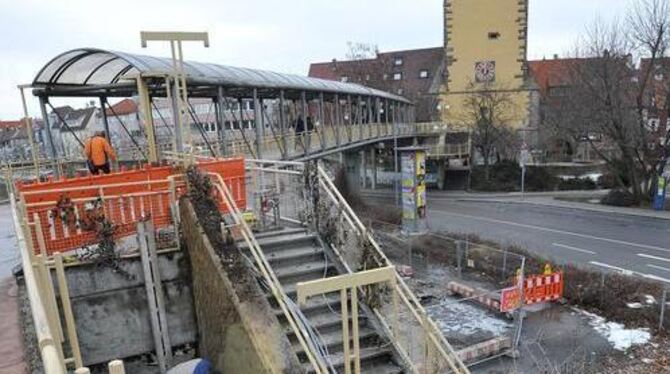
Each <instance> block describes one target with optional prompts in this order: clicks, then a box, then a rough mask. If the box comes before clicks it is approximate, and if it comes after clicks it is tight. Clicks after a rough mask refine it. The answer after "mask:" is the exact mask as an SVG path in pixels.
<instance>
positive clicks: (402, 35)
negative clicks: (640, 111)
mask: <svg viewBox="0 0 670 374" xmlns="http://www.w3.org/2000/svg"><path fill="white" fill-rule="evenodd" d="M442 1H443V0H339V1H332V0H329V1H325V0H311V1H305V0H282V1H269V0H209V1H208V0H189V1H185V0H181V1H180V0H162V1H145V0H132V1H131V0H113V1H107V0H66V1H63V0H61V1H56V0H51V1H46V0H0V35H1V36H0V56H2V61H1V62H0V119H3V120H9V119H15V118H19V117H21V116H22V109H21V103H20V97H19V95H18V90H17V89H16V85H18V84H22V83H29V82H31V81H32V79H33V78H34V76H35V74H36V73H37V72H38V71H39V69H40V68H41V67H42V66H43V65H44V64H46V63H47V62H48V61H49V60H50V59H51V58H52V57H54V56H55V55H56V54H58V53H61V52H63V51H66V50H68V49H73V48H78V47H98V48H103V49H112V50H121V51H126V52H136V53H144V54H152V55H158V56H168V55H169V48H168V45H167V44H160V43H159V44H150V45H149V48H147V49H142V48H140V40H139V31H140V30H181V31H208V32H209V35H210V42H211V47H210V48H208V49H205V48H203V46H202V45H191V46H188V47H186V48H185V51H184V53H185V55H186V57H187V58H188V59H193V60H200V61H204V62H216V63H221V64H227V65H237V66H246V67H254V68H262V69H268V70H274V71H278V72H287V73H297V74H303V75H304V74H307V70H308V67H309V63H310V62H316V61H329V60H331V59H332V58H343V57H344V55H345V54H346V50H347V41H353V42H365V43H374V44H377V45H378V46H379V48H380V49H381V50H383V51H389V50H398V49H410V48H422V47H437V46H440V45H441V43H442ZM627 4H628V0H530V9H531V10H530V29H529V33H530V35H529V58H531V59H539V58H542V57H544V56H546V57H547V58H550V57H552V56H553V55H554V53H559V54H562V53H565V51H567V50H569V49H570V46H571V45H573V44H574V41H575V39H576V38H577V35H578V34H579V33H580V32H581V31H582V30H583V29H584V27H585V25H586V24H588V23H589V22H591V21H592V20H593V19H594V18H595V17H596V16H600V17H602V18H605V19H607V18H610V17H613V16H615V15H616V14H620V13H621V12H622V11H623V10H624V9H625V8H626V6H627ZM62 103H64V102H63V101H55V104H62ZM30 112H31V113H30V114H31V115H33V116H39V109H38V106H37V100H36V99H34V98H32V97H30Z"/></svg>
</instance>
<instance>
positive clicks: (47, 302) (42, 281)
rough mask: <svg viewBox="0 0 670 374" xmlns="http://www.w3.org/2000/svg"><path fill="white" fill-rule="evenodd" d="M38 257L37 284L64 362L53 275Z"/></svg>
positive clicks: (41, 257) (34, 265)
mask: <svg viewBox="0 0 670 374" xmlns="http://www.w3.org/2000/svg"><path fill="white" fill-rule="evenodd" d="M35 257H36V263H34V264H33V267H34V268H36V270H37V271H36V272H35V274H36V275H37V283H38V288H39V292H40V296H41V298H42V303H43V304H44V309H45V311H46V314H47V321H48V323H49V328H50V330H51V334H52V336H53V341H54V344H55V346H56V349H57V350H58V354H59V355H60V358H61V360H63V345H62V343H63V330H62V328H61V325H60V316H59V314H58V306H57V305H56V295H55V292H54V288H53V282H52V280H51V273H50V272H49V268H47V263H46V258H45V257H43V256H41V255H39V256H35Z"/></svg>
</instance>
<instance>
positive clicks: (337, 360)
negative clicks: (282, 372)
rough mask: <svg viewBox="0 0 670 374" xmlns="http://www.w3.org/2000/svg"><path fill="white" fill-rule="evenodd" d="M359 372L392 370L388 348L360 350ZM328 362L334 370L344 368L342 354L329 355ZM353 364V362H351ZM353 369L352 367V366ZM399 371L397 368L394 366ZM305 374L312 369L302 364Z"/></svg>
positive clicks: (312, 371) (390, 353) (306, 364)
mask: <svg viewBox="0 0 670 374" xmlns="http://www.w3.org/2000/svg"><path fill="white" fill-rule="evenodd" d="M360 353H361V372H364V373H375V374H376V373H384V371H380V368H382V367H384V370H392V369H393V366H395V364H394V363H393V360H392V357H393V354H392V352H391V350H390V349H388V348H381V347H367V348H361V351H360ZM330 361H331V362H332V364H333V366H334V367H335V369H336V370H338V371H340V369H342V368H344V355H343V354H342V352H338V353H334V354H331V355H330ZM352 362H353V360H352ZM352 367H353V365H352ZM395 367H396V368H398V369H399V367H398V366H395ZM304 368H305V372H307V373H314V372H315V370H314V368H312V367H311V365H310V364H309V363H305V364H304ZM401 372H402V370H401V371H395V372H394V371H386V373H401Z"/></svg>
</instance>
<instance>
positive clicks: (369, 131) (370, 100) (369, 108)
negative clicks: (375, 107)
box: [366, 96, 373, 138]
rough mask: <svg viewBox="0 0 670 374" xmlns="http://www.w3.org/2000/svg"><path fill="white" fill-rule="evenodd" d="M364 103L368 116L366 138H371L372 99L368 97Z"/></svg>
mask: <svg viewBox="0 0 670 374" xmlns="http://www.w3.org/2000/svg"><path fill="white" fill-rule="evenodd" d="M366 102H367V105H366V106H367V109H368V116H367V118H368V121H367V125H368V138H372V122H373V121H372V97H370V96H368V98H367V101H366Z"/></svg>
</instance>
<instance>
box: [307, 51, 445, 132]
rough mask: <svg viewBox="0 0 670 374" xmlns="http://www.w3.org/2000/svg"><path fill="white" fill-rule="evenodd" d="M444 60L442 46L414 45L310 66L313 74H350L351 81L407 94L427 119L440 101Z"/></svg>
mask: <svg viewBox="0 0 670 374" xmlns="http://www.w3.org/2000/svg"><path fill="white" fill-rule="evenodd" d="M396 59H401V60H402V63H401V64H399V65H396V64H395V61H396ZM443 62H444V48H442V47H437V48H422V49H410V50H404V51H392V52H383V53H379V54H377V57H376V58H373V59H364V60H355V61H352V60H345V61H339V60H332V61H330V62H320V63H313V64H311V65H310V67H309V76H310V77H312V78H321V79H329V80H338V81H339V80H342V77H347V78H348V81H349V82H351V83H358V84H362V85H365V86H369V87H372V88H376V89H379V90H382V91H387V92H391V93H393V94H397V95H400V96H404V97H407V98H408V99H410V100H412V101H414V102H415V104H416V105H417V111H416V113H417V118H418V120H420V121H421V120H423V121H426V120H430V116H431V112H432V111H434V109H435V108H434V107H435V106H436V105H437V104H436V102H435V100H436V96H435V95H436V94H437V93H438V91H439V88H440V86H441V82H442V77H443ZM423 71H425V72H426V73H427V76H426V77H421V73H422V72H423ZM397 73H400V74H402V76H401V79H399V80H394V79H393V76H394V74H397ZM384 75H386V79H384ZM424 117H425V118H424Z"/></svg>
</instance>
